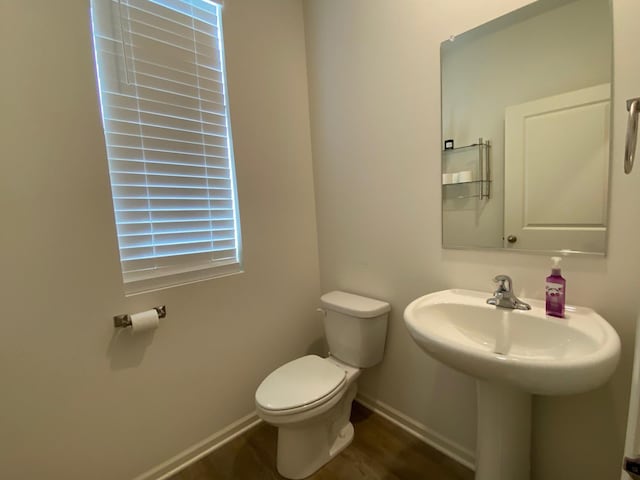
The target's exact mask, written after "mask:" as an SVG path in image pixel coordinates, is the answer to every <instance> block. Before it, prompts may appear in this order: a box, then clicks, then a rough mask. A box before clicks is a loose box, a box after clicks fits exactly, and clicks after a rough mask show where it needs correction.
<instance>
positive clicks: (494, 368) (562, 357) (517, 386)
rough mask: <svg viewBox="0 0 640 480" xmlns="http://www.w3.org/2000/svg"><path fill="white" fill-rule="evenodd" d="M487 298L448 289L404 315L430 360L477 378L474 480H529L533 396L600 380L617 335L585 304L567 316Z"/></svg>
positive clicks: (581, 388)
mask: <svg viewBox="0 0 640 480" xmlns="http://www.w3.org/2000/svg"><path fill="white" fill-rule="evenodd" d="M490 296H491V295H490V294H488V293H484V292H473V291H470V290H445V291H442V292H436V293H432V294H430V295H425V296H424V297H420V298H418V299H417V300H414V301H413V302H411V303H410V304H409V305H408V306H407V308H406V309H405V311H404V320H405V323H406V325H407V328H408V329H409V333H410V334H411V336H412V337H413V339H414V340H415V341H416V343H417V344H418V345H419V346H420V347H421V348H422V349H423V350H424V351H425V352H427V353H428V354H429V355H431V356H432V357H433V358H435V359H437V360H440V361H441V362H442V363H445V364H447V365H449V366H450V367H453V368H455V369H457V370H459V371H461V372H463V373H466V374H468V375H472V376H474V377H475V378H476V385H477V393H478V397H477V401H478V425H477V433H476V435H477V440H476V445H477V447H476V474H475V478H476V480H514V479H517V480H526V479H528V478H529V477H530V469H529V465H530V458H529V457H530V442H531V394H532V393H535V394H543V395H563V394H572V393H579V392H585V391H587V390H591V389H593V388H596V387H598V386H600V385H602V384H603V383H605V382H606V381H607V380H608V379H609V377H610V376H611V374H612V373H613V371H614V370H615V368H616V365H617V363H618V358H619V356H620V339H619V337H618V334H617V333H616V332H615V330H614V329H613V328H612V327H611V325H609V324H608V323H607V322H606V320H605V319H604V318H602V317H601V316H600V315H598V314H597V313H596V312H594V311H593V310H591V309H589V308H582V307H567V308H566V312H565V313H566V318H555V317H548V316H546V315H545V309H544V303H543V302H542V301H539V300H528V299H523V300H524V301H525V302H527V303H529V304H530V305H531V307H532V308H531V310H526V311H525V310H508V309H503V308H497V307H494V306H492V305H487V303H486V300H487V298H489V297H490Z"/></svg>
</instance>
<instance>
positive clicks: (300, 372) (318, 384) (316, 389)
mask: <svg viewBox="0 0 640 480" xmlns="http://www.w3.org/2000/svg"><path fill="white" fill-rule="evenodd" d="M346 376H347V373H346V372H345V371H344V370H343V369H341V368H340V367H338V366H336V365H334V364H333V363H331V362H329V361H327V360H325V359H323V358H320V357H318V356H317V355H307V356H305V357H301V358H298V359H296V360H293V361H291V362H289V363H285V364H284V365H282V366H281V367H280V368H278V369H276V370H275V371H273V372H272V373H271V374H270V375H269V376H268V377H267V378H265V379H264V380H263V381H262V383H261V384H260V386H259V387H258V390H257V391H256V402H257V403H258V405H259V406H260V407H262V408H264V409H266V410H290V409H293V408H298V407H302V406H304V405H307V404H310V403H313V402H317V401H318V400H320V399H322V398H323V397H327V396H333V395H331V394H332V393H335V392H336V391H337V390H339V387H341V386H342V384H344V383H345V381H346Z"/></svg>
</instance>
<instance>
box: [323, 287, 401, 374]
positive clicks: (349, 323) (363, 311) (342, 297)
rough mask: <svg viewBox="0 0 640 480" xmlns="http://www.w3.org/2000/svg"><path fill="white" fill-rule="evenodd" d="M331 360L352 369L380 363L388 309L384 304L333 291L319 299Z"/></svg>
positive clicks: (385, 303) (388, 306)
mask: <svg viewBox="0 0 640 480" xmlns="http://www.w3.org/2000/svg"><path fill="white" fill-rule="evenodd" d="M320 302H321V304H322V308H323V310H324V330H325V335H326V336H327V343H328V344H329V351H330V353H331V356H332V357H335V358H337V359H338V360H341V361H342V362H345V363H347V364H349V365H352V366H354V367H360V368H366V367H371V366H373V365H375V364H377V363H380V362H381V361H382V356H383V355H384V343H385V340H386V336H387V319H388V316H389V310H391V306H390V305H389V304H388V303H387V302H383V301H380V300H374V299H373V298H368V297H362V296H360V295H354V294H352V293H347V292H341V291H337V290H336V291H333V292H329V293H325V294H324V295H322V297H320Z"/></svg>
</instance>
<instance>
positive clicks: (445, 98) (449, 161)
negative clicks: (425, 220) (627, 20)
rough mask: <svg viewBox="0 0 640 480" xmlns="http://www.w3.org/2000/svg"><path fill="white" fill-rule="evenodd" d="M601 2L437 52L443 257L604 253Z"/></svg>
mask: <svg viewBox="0 0 640 480" xmlns="http://www.w3.org/2000/svg"><path fill="white" fill-rule="evenodd" d="M612 50H613V27H612V15H611V11H610V5H609V0H572V1H569V0H539V1H537V2H535V3H532V4H530V5H528V6H526V7H524V8H521V9H519V10H516V11H514V12H512V13H510V14H507V15H505V16H503V17H500V18H498V19H496V20H493V21H491V22H489V23H486V24H484V25H481V26H480V27H477V28H475V29H473V30H470V31H468V32H465V33H463V34H461V35H457V36H455V37H452V38H451V39H449V40H446V41H444V42H443V43H442V45H441V49H440V53H441V80H442V92H441V93H442V145H441V148H442V160H441V161H442V224H443V225H442V240H443V246H444V247H445V248H494V249H495V248H498V249H509V250H520V251H529V252H545V253H546V252H564V253H578V252H579V253H589V254H600V255H603V254H605V252H606V237H607V211H608V206H607V201H608V196H609V195H608V188H609V157H610V145H609V133H610V127H611V114H610V111H611V106H610V104H611V82H612Z"/></svg>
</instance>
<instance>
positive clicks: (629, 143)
mask: <svg viewBox="0 0 640 480" xmlns="http://www.w3.org/2000/svg"><path fill="white" fill-rule="evenodd" d="M627 111H628V112H629V119H628V120H627V140H626V143H625V147H624V173H626V174H627V175H629V174H630V173H631V170H633V162H634V160H635V156H636V143H637V141H638V112H639V111H640V98H630V99H629V100H627Z"/></svg>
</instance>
